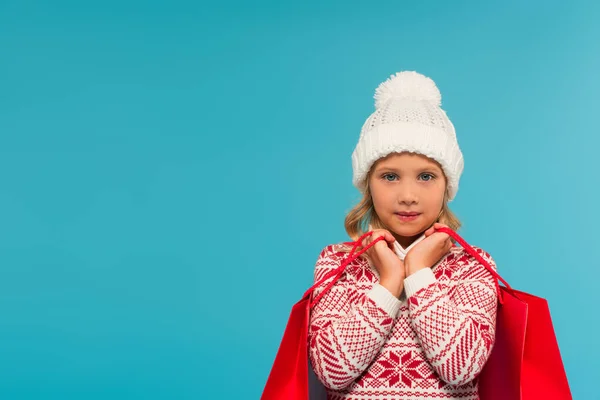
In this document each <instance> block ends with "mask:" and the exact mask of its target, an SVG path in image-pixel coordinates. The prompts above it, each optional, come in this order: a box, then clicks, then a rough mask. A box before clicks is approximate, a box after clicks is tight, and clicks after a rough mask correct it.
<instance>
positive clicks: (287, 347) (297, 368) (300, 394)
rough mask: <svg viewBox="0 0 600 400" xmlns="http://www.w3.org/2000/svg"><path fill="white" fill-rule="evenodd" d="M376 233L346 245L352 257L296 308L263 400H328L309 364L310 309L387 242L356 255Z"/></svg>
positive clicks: (373, 243) (363, 236)
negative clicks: (362, 259) (357, 262)
mask: <svg viewBox="0 0 600 400" xmlns="http://www.w3.org/2000/svg"><path fill="white" fill-rule="evenodd" d="M372 233H373V231H370V232H367V233H365V234H364V235H362V236H361V237H360V238H359V239H358V240H357V241H356V242H346V244H351V245H352V250H351V251H350V253H348V257H347V258H345V259H344V261H342V263H341V265H340V266H339V267H338V268H336V269H334V270H332V271H331V272H329V273H328V274H326V275H325V276H324V277H323V278H321V279H320V280H319V281H318V282H316V283H315V284H314V285H313V286H311V287H310V288H309V289H308V290H307V291H306V292H305V293H304V295H303V296H302V299H300V301H298V302H297V303H296V304H294V306H293V307H292V312H291V313H290V318H289V320H288V323H287V326H286V327H285V331H284V332H283V339H282V340H281V344H280V345H279V350H278V351H277V355H276V356H275V361H274V362H273V366H272V367H271V373H270V374H269V377H268V379H267V383H266V385H265V388H264V390H263V394H262V396H261V400H307V399H310V400H315V399H326V392H325V388H324V387H323V386H322V384H321V383H320V382H319V381H318V379H317V378H316V376H315V375H314V372H313V371H312V368H311V367H310V365H309V364H310V363H309V362H308V348H307V345H308V323H309V318H310V309H311V307H312V306H313V305H314V304H316V303H317V302H318V301H319V299H320V298H321V297H322V296H323V295H324V294H325V293H327V291H328V290H329V289H330V288H331V287H332V286H333V284H334V283H335V282H336V281H337V280H338V279H339V277H340V276H342V274H343V272H344V269H345V268H346V266H347V265H348V264H350V263H351V262H352V260H354V259H355V258H357V257H358V256H360V255H361V254H362V253H364V252H365V251H367V250H368V249H369V248H370V247H371V246H373V245H375V243H377V242H378V241H379V240H382V239H383V237H381V238H377V239H375V240H373V241H372V242H371V243H369V244H368V245H367V246H365V247H364V248H363V249H361V250H360V251H359V252H357V253H354V252H355V251H356V248H357V247H358V246H359V245H360V243H361V242H362V240H363V239H364V238H365V237H367V236H369V235H371V234H372ZM332 277H333V279H332V280H331V282H329V284H328V285H327V286H326V287H325V288H324V289H323V291H322V292H321V293H319V295H318V296H316V297H315V298H314V299H312V300H311V298H312V293H313V291H314V290H315V288H316V287H318V286H319V285H321V284H322V283H323V282H325V281H326V280H327V279H329V278H332ZM309 378H311V379H309ZM309 395H310V397H309Z"/></svg>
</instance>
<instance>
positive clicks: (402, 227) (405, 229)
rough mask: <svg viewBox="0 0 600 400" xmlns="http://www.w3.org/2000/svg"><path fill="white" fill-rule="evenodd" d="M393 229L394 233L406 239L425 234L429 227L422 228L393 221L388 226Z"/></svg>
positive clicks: (420, 225) (419, 225)
mask: <svg viewBox="0 0 600 400" xmlns="http://www.w3.org/2000/svg"><path fill="white" fill-rule="evenodd" d="M386 225H387V226H390V227H392V228H393V230H394V233H396V234H397V235H400V236H404V237H411V236H417V235H420V234H421V233H423V232H425V230H426V229H427V226H422V224H418V225H417V224H410V223H404V222H400V221H393V222H392V223H391V224H386Z"/></svg>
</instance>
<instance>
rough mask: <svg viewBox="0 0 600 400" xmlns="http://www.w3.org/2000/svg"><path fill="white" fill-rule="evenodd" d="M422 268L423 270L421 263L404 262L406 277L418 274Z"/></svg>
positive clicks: (406, 260)
mask: <svg viewBox="0 0 600 400" xmlns="http://www.w3.org/2000/svg"><path fill="white" fill-rule="evenodd" d="M423 268H425V267H424V266H423V263H418V262H417V263H415V262H412V261H409V260H408V259H405V260H404V271H405V273H406V277H409V276H411V275H412V274H414V273H415V272H418V271H419V270H422V269H423Z"/></svg>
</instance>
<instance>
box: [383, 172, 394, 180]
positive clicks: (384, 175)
mask: <svg viewBox="0 0 600 400" xmlns="http://www.w3.org/2000/svg"><path fill="white" fill-rule="evenodd" d="M387 176H396V174H392V173H387V174H383V175H382V178H383V179H385V180H386V181H388V182H392V181H390V180H389V179H386V177H387Z"/></svg>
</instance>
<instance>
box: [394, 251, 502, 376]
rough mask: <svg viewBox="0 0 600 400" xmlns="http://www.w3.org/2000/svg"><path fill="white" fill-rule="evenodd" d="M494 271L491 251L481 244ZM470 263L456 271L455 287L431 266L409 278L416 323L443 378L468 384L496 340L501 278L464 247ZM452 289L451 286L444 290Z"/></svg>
mask: <svg viewBox="0 0 600 400" xmlns="http://www.w3.org/2000/svg"><path fill="white" fill-rule="evenodd" d="M475 249H476V251H477V252H479V254H481V255H482V257H483V258H484V259H485V260H486V261H488V263H489V264H490V265H491V266H492V268H493V269H494V270H496V263H495V262H494V260H493V258H492V257H491V256H490V254H489V253H487V252H485V251H483V250H481V249H479V248H475ZM464 254H465V255H466V258H462V260H459V262H464V265H462V266H461V267H459V268H458V269H457V271H456V272H454V273H453V274H452V277H451V280H450V282H449V287H447V288H444V284H443V283H442V282H438V281H437V279H436V278H435V275H434V274H433V271H432V270H431V268H424V269H421V270H419V271H418V272H417V273H415V274H413V275H410V276H409V277H407V278H406V279H405V286H404V287H405V291H406V296H407V299H408V307H409V316H410V320H411V326H412V327H413V330H414V331H415V333H416V335H417V337H418V338H419V341H420V342H421V345H422V347H423V351H424V353H425V356H426V357H427V359H428V361H429V363H430V364H431V366H432V367H433V368H434V369H435V371H436V372H437V374H438V375H439V377H440V378H441V379H442V380H443V381H445V382H447V383H449V384H451V385H456V386H460V385H464V384H467V383H469V382H471V381H472V380H474V379H475V378H477V376H478V375H479V373H480V372H481V370H482V369H483V366H484V365H485V363H486V361H487V359H488V357H489V355H490V353H491V350H492V346H493V343H494V337H495V328H496V312H497V306H498V303H497V300H498V294H497V292H496V286H495V278H494V277H493V276H492V274H490V273H489V272H488V271H487V269H486V268H485V267H484V266H483V265H482V264H480V263H479V262H478V261H477V259H475V258H474V257H472V256H470V255H468V253H466V252H464ZM444 289H446V290H444Z"/></svg>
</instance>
